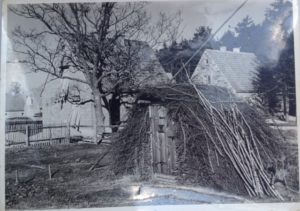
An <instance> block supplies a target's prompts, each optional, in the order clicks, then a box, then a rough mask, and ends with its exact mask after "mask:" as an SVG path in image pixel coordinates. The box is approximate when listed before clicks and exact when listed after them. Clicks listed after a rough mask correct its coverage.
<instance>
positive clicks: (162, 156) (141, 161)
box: [112, 84, 281, 198]
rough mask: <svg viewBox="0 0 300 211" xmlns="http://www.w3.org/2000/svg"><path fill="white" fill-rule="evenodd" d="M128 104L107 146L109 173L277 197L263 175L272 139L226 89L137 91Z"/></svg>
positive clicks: (186, 86)
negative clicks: (110, 152)
mask: <svg viewBox="0 0 300 211" xmlns="http://www.w3.org/2000/svg"><path fill="white" fill-rule="evenodd" d="M136 103H137V104H136V106H135V107H133V108H132V112H131V115H130V117H129V118H128V121H127V125H126V127H125V128H124V129H123V130H121V131H120V132H119V134H118V136H116V137H115V139H114V142H113V147H112V149H113V150H114V153H113V154H114V163H113V170H114V171H115V173H116V174H119V175H122V174H136V175H139V176H140V178H141V179H144V180H151V179H153V178H154V177H155V176H156V175H160V174H162V175H173V176H175V177H176V180H177V182H179V183H184V184H186V183H188V184H199V185H202V186H208V187H213V188H217V189H220V190H224V191H229V192H234V193H238V194H248V195H250V196H261V197H262V196H272V197H277V198H281V196H280V195H279V194H278V192H277V191H276V190H275V189H274V187H273V186H272V185H270V175H268V173H267V172H266V171H265V168H266V165H267V162H268V161H270V160H272V158H273V157H274V156H275V155H277V154H278V145H277V144H278V142H277V138H276V137H275V136H274V135H273V134H272V131H271V130H270V128H268V126H267V125H266V124H265V122H264V120H263V119H262V118H261V115H260V114H259V113H257V111H256V110H255V109H254V108H252V107H250V106H249V105H247V104H246V103H245V102H244V101H240V100H239V99H238V98H235V97H233V96H232V93H230V92H228V91H227V90H226V89H224V88H221V87H216V86H209V85H201V86H196V85H192V84H181V85H179V84H174V85H168V86H162V87H155V88H153V87H152V88H147V89H143V90H141V91H140V93H139V95H138V97H137V101H136Z"/></svg>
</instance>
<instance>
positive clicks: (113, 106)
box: [109, 94, 121, 132]
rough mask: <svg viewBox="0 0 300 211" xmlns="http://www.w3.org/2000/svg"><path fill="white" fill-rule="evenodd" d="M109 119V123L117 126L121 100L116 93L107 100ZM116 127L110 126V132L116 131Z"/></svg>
mask: <svg viewBox="0 0 300 211" xmlns="http://www.w3.org/2000/svg"><path fill="white" fill-rule="evenodd" d="M109 117H110V118H109V120H110V125H112V126H117V125H120V120H121V100H120V97H119V96H118V95H116V94H113V95H112V98H111V99H110V100H109ZM117 131H118V127H112V132H117Z"/></svg>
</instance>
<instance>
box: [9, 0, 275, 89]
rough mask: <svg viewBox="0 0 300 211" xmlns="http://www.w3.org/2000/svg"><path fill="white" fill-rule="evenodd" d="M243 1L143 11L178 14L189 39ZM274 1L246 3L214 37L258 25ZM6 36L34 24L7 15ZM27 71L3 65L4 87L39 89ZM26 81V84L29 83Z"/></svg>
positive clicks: (162, 5)
mask: <svg viewBox="0 0 300 211" xmlns="http://www.w3.org/2000/svg"><path fill="white" fill-rule="evenodd" d="M243 1H244V0H226V1H224V0H198V1H191V2H189V1H177V2H171V1H168V2H167V1H165V2H152V3H149V4H148V5H147V10H148V11H149V13H151V15H152V17H154V18H155V17H156V16H157V15H158V14H159V12H165V13H170V14H171V13H175V12H177V11H179V10H180V11H181V13H182V19H183V23H182V26H183V33H182V37H183V38H191V37H192V36H193V34H194V32H195V29H196V28H197V27H199V26H209V27H211V28H212V30H213V31H215V30H216V29H217V28H218V27H219V26H220V25H221V24H222V23H223V21H224V20H225V19H226V18H228V17H229V16H230V15H231V14H232V13H233V11H234V10H235V9H236V8H237V7H238V6H239V5H241V4H242V2H243ZM273 1H274V0H249V1H248V3H247V4H246V5H245V6H244V7H243V8H242V9H241V10H240V11H239V12H238V13H237V14H236V15H235V16H234V17H233V18H232V19H231V20H230V21H229V23H228V24H227V25H226V26H224V27H223V28H222V30H221V31H220V32H219V33H218V34H217V37H221V36H222V34H223V33H224V32H225V31H226V30H227V29H228V28H229V27H230V26H232V27H234V26H235V25H236V24H237V23H238V22H239V21H241V20H242V19H243V18H244V17H245V16H247V15H249V16H250V17H252V19H253V20H254V22H255V23H261V22H262V20H263V18H264V13H265V10H266V9H267V8H268V7H269V5H270V4H271V3H272V2H273ZM7 25H8V33H9V34H10V32H11V30H12V29H14V28H15V27H16V26H18V25H21V27H26V28H32V27H33V26H36V23H35V22H34V21H32V20H30V19H25V18H24V19H23V18H20V17H17V16H16V15H14V14H12V13H10V12H9V13H8V24H7ZM10 46H11V44H10V42H8V48H9V49H8V52H9V53H8V59H9V60H14V58H15V56H14V55H12V52H11V51H10ZM26 72H28V70H27V69H26V68H25V67H24V66H22V65H20V64H15V63H9V64H7V77H8V78H7V85H9V84H10V83H11V82H12V81H18V82H20V83H21V85H22V88H23V89H24V90H25V91H28V90H30V89H32V88H36V87H38V86H40V85H41V84H42V82H43V79H44V76H43V75H41V74H36V73H30V74H28V73H27V74H24V73H26ZM29 78H30V82H29V80H28V79H29Z"/></svg>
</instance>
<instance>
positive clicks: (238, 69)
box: [192, 49, 258, 93]
mask: <svg viewBox="0 0 300 211" xmlns="http://www.w3.org/2000/svg"><path fill="white" fill-rule="evenodd" d="M207 61H208V63H209V62H210V63H212V64H211V65H210V64H208V65H207V64H206V62H207ZM257 67H258V62H257V59H256V56H255V55H254V54H253V53H245V52H237V51H234V52H232V51H226V50H211V49H207V50H205V52H204V54H203V56H202V58H201V59H200V62H199V64H198V66H197V68H196V70H195V72H194V74H193V76H192V78H194V80H195V82H198V81H199V82H198V83H202V84H208V82H209V81H208V80H207V79H206V80H205V78H203V77H206V78H207V77H208V76H207V75H206V74H205V70H206V71H207V72H211V73H210V74H212V73H213V74H214V75H215V76H214V77H212V78H211V79H210V80H211V84H213V85H217V86H222V87H226V88H229V89H230V90H232V91H233V92H234V93H253V85H252V79H253V77H254V76H255V73H256V71H257ZM201 73H202V74H203V73H204V75H203V76H201ZM197 75H198V76H197ZM199 75H200V76H199ZM217 75H219V76H217Z"/></svg>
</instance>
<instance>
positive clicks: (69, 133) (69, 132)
mask: <svg viewBox="0 0 300 211" xmlns="http://www.w3.org/2000/svg"><path fill="white" fill-rule="evenodd" d="M70 130H71V128H70V124H69V123H68V124H67V143H70V141H71V140H70V139H71V131H70Z"/></svg>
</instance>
